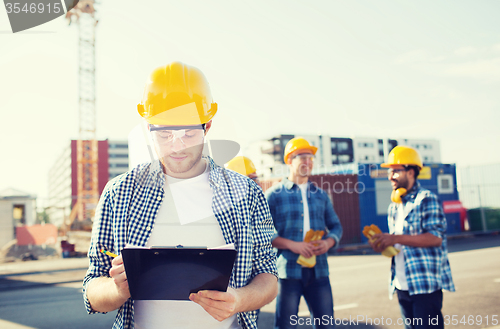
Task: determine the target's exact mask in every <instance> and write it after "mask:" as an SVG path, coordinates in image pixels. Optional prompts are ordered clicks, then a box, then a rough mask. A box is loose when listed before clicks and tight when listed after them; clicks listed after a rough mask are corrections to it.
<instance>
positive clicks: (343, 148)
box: [338, 142, 349, 152]
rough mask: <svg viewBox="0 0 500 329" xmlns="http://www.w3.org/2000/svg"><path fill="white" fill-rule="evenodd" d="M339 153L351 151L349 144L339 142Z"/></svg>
mask: <svg viewBox="0 0 500 329" xmlns="http://www.w3.org/2000/svg"><path fill="white" fill-rule="evenodd" d="M338 145H339V152H344V151H347V150H349V144H348V143H347V142H339V143H338Z"/></svg>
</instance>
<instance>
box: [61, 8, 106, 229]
mask: <svg viewBox="0 0 500 329" xmlns="http://www.w3.org/2000/svg"><path fill="white" fill-rule="evenodd" d="M94 3H95V2H94V1H93V0H84V1H79V2H78V4H77V5H76V6H75V7H74V8H73V9H72V10H71V11H68V13H67V14H66V18H67V19H69V20H70V23H71V20H72V19H73V18H76V22H77V24H78V36H79V42H78V65H79V69H78V98H79V101H78V125H79V134H78V140H77V147H76V151H77V157H76V158H77V196H76V200H74V201H73V209H72V211H71V214H70V217H69V223H67V225H68V227H67V229H70V228H71V225H72V224H73V222H74V220H75V218H77V219H78V221H80V222H81V221H85V220H91V219H93V216H94V212H95V208H96V205H97V202H98V198H99V190H98V165H97V164H98V149H97V147H98V146H97V140H96V110H95V30H96V25H97V20H96V18H95V9H94Z"/></svg>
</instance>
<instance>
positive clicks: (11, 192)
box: [0, 187, 36, 199]
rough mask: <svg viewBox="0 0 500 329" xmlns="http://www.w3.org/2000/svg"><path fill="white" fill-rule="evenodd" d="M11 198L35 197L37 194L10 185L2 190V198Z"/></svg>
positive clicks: (0, 194) (0, 195)
mask: <svg viewBox="0 0 500 329" xmlns="http://www.w3.org/2000/svg"><path fill="white" fill-rule="evenodd" d="M10 198H30V199H35V198H36V195H32V194H29V193H27V192H24V191H20V190H17V189H15V188H12V187H9V188H6V189H5V190H3V191H0V199H10Z"/></svg>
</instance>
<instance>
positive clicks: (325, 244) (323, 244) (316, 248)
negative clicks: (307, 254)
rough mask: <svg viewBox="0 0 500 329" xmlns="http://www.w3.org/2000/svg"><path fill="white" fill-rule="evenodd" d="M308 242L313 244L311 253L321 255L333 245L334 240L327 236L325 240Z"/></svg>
mask: <svg viewBox="0 0 500 329" xmlns="http://www.w3.org/2000/svg"><path fill="white" fill-rule="evenodd" d="M309 243H310V244H312V245H313V253H314V255H316V256H319V255H323V254H324V253H326V252H327V251H328V250H329V249H330V248H332V247H333V246H335V240H334V239H332V238H328V239H325V240H317V241H311V242H309Z"/></svg>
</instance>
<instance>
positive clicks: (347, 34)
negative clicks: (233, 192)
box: [0, 0, 500, 205]
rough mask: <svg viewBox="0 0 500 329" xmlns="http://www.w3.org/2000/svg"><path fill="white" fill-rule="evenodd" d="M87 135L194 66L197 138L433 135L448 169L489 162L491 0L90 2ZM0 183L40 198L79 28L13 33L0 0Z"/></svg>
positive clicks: (496, 106)
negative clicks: (213, 110) (204, 88)
mask: <svg viewBox="0 0 500 329" xmlns="http://www.w3.org/2000/svg"><path fill="white" fill-rule="evenodd" d="M96 9H97V15H98V18H99V23H98V25H97V28H96V113H97V137H98V138H99V139H106V138H109V139H122V140H126V139H127V137H128V134H129V133H130V131H131V130H132V129H133V128H134V127H136V126H137V125H138V124H139V123H140V116H139V115H138V114H137V110H136V106H137V104H138V103H139V102H140V100H141V97H142V92H143V88H144V84H145V81H146V77H147V76H148V74H149V73H150V72H151V70H153V69H154V68H155V67H158V66H161V65H165V64H167V63H169V62H172V61H176V60H177V61H182V62H184V63H187V64H189V65H194V66H196V67H198V68H200V69H201V70H202V71H203V72H204V74H205V75H206V77H207V79H208V81H209V83H210V86H211V89H212V94H213V97H214V100H215V101H216V102H217V103H218V108H219V110H218V113H217V115H216V116H215V118H214V121H213V126H212V129H211V131H210V135H211V136H210V137H211V138H212V139H231V140H234V141H237V142H238V143H240V144H241V145H242V147H243V148H244V147H245V146H246V145H248V144H249V143H251V142H253V141H257V140H261V139H268V138H271V137H273V136H275V135H279V134H296V135H297V134H304V135H311V134H326V135H331V136H337V137H377V138H395V139H398V138H417V139H436V140H439V141H440V143H441V159H442V162H444V163H456V164H457V166H458V167H459V168H460V167H465V166H473V165H482V164H493V163H500V152H498V151H499V149H500V147H499V146H500V129H499V128H498V126H499V124H500V93H499V90H500V21H499V20H498V13H499V12H500V2H499V1H486V0H485V1H472V0H469V1H464V0H453V1H450V0H448V1H431V0H421V1H418V2H417V1H400V0H381V1H368V0H366V1H365V0H358V1H356V0H353V1H340V0H312V1H303V0H301V1H298V0H297V1H294V0H286V1H285V0H271V1H269V0H266V1H264V0H262V1H261V0H254V1H252V2H249V1H247V2H243V1H233V0H208V1H207V0H184V1H170V0H166V1H161V2H159V1H149V0H143V1H141V2H137V1H129V0H122V1H119V2H118V1H107V0H102V1H100V4H99V5H96ZM0 100H1V107H2V111H1V112H0V141H1V144H0V152H1V154H2V157H1V159H2V161H0V191H1V190H4V189H6V188H9V187H12V188H15V189H19V190H22V191H25V192H28V193H31V194H36V195H37V196H38V198H39V200H38V204H39V205H43V204H44V202H45V200H46V198H47V196H48V192H47V180H48V172H49V170H50V168H51V167H52V166H53V164H54V162H55V161H56V159H57V158H58V156H59V155H60V154H61V153H62V151H63V148H64V147H66V146H67V145H68V144H69V141H70V140H71V139H76V138H78V31H77V27H76V26H75V25H74V24H72V25H71V26H68V24H67V22H66V21H65V20H64V18H62V17H60V18H58V19H55V20H53V21H51V22H48V23H46V24H43V25H40V26H38V27H35V28H32V29H30V30H26V31H24V32H18V33H15V34H13V33H12V31H11V28H10V25H9V21H8V17H7V14H6V11H5V10H4V9H3V7H2V8H0Z"/></svg>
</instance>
